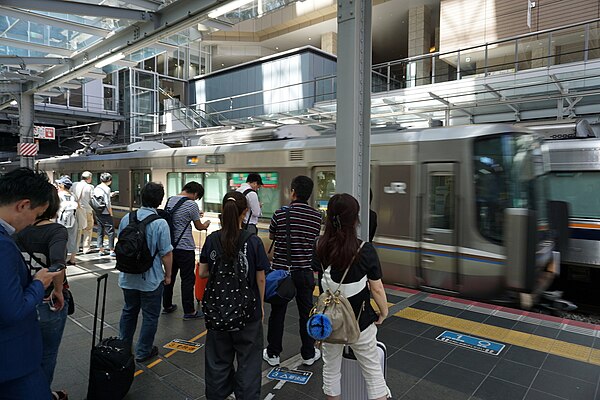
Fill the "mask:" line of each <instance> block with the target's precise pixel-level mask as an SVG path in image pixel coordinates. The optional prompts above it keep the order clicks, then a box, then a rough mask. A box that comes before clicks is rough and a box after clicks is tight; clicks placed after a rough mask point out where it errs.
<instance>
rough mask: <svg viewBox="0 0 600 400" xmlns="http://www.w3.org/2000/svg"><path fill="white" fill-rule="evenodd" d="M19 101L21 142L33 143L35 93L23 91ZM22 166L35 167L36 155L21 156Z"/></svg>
mask: <svg viewBox="0 0 600 400" xmlns="http://www.w3.org/2000/svg"><path fill="white" fill-rule="evenodd" d="M18 103H19V138H20V139H21V140H20V142H21V143H33V94H26V93H21V95H20V96H19V97H18ZM20 159H21V167H28V168H31V169H33V167H34V161H35V157H23V156H21V157H20Z"/></svg>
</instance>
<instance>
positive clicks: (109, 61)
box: [94, 53, 125, 68]
mask: <svg viewBox="0 0 600 400" xmlns="http://www.w3.org/2000/svg"><path fill="white" fill-rule="evenodd" d="M123 58H125V54H123V53H117V54H113V55H112V56H110V57H107V58H105V59H104V60H100V61H98V62H97V63H96V64H94V67H96V68H102V67H106V66H107V65H109V64H112V63H114V62H115V61H118V60H122V59H123Z"/></svg>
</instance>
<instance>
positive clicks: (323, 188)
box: [315, 171, 335, 215]
mask: <svg viewBox="0 0 600 400" xmlns="http://www.w3.org/2000/svg"><path fill="white" fill-rule="evenodd" d="M316 190H317V191H316V193H315V208H316V209H318V210H319V211H321V212H322V213H323V215H325V212H326V211H327V203H328V202H329V199H330V198H331V196H333V195H334V194H335V171H319V172H317V185H316Z"/></svg>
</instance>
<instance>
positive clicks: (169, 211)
mask: <svg viewBox="0 0 600 400" xmlns="http://www.w3.org/2000/svg"><path fill="white" fill-rule="evenodd" d="M170 199H171V198H170V197H169V199H167V204H169V200H170ZM187 200H192V199H190V198H189V197H185V196H184V197H182V198H181V199H179V200H178V201H177V203H175V205H174V206H173V207H165V209H164V210H161V209H158V210H156V211H157V212H158V215H159V216H160V217H161V218H162V219H164V220H165V221H167V224H169V230H170V231H171V244H172V245H173V248H176V247H177V245H178V244H179V241H180V240H181V238H182V237H183V234H184V233H185V228H183V230H182V231H181V234H180V235H179V237H178V238H177V240H175V227H174V226H173V215H174V214H175V211H177V209H179V207H181V206H182V205H183V203H185V202H186V201H187Z"/></svg>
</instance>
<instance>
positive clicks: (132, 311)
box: [119, 283, 164, 359]
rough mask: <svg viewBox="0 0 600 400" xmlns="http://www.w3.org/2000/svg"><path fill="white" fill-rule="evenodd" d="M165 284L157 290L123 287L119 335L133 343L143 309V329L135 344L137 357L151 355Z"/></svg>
mask: <svg viewBox="0 0 600 400" xmlns="http://www.w3.org/2000/svg"><path fill="white" fill-rule="evenodd" d="M163 289H164V284H163V283H161V284H160V285H159V286H158V288H156V290H153V291H151V292H142V291H141V290H134V289H123V297H124V299H125V305H124V306H123V313H122V314H121V322H120V324H119V328H120V332H119V337H120V338H121V340H124V341H125V342H127V344H128V345H129V346H130V347H131V346H132V345H133V335H134V333H135V328H136V326H137V319H138V314H139V313H140V309H141V310H142V329H141V330H140V336H139V338H138V342H137V345H136V346H135V358H136V359H137V358H144V357H147V356H149V355H150V352H151V351H152V345H153V343H154V335H155V334H156V329H157V327H158V317H159V316H160V307H161V301H162V294H163Z"/></svg>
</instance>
